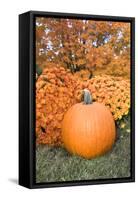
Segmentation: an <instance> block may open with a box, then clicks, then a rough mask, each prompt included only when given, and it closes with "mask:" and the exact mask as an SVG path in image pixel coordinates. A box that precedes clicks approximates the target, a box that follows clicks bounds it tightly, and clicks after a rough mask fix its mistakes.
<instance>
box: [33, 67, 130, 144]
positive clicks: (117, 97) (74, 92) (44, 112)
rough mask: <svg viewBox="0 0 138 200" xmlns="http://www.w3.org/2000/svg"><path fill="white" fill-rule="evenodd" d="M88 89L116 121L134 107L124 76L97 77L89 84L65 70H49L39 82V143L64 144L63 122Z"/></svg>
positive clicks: (127, 82) (37, 91) (37, 84)
mask: <svg viewBox="0 0 138 200" xmlns="http://www.w3.org/2000/svg"><path fill="white" fill-rule="evenodd" d="M84 88H88V89H89V90H90V91H91V93H92V97H93V100H94V101H97V102H100V103H103V104H104V105H106V106H107V107H108V108H109V109H110V111H111V112H112V114H113V116H114V119H115V120H117V119H121V117H122V116H123V115H127V113H128V111H129V108H130V83H129V81H127V80H123V79H122V78H120V77H113V76H106V75H104V76H95V77H93V78H92V79H88V80H86V81H84V80H82V79H79V78H78V76H74V75H72V74H71V72H70V71H69V70H65V69H64V67H59V66H56V64H55V67H54V64H53V67H50V68H45V69H44V70H43V73H42V75H40V76H39V77H38V79H37V81H36V141H37V143H42V144H51V145H61V144H62V141H61V122H62V119H63V116H64V114H65V112H66V111H67V110H68V109H69V108H70V107H71V106H72V105H74V104H75V103H77V102H81V101H82V98H81V94H82V90H83V89H84Z"/></svg>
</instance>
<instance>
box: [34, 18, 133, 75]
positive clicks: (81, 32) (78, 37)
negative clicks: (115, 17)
mask: <svg viewBox="0 0 138 200" xmlns="http://www.w3.org/2000/svg"><path fill="white" fill-rule="evenodd" d="M36 61H37V64H38V65H39V66H40V67H41V68H44V67H45V66H49V63H51V62H54V63H58V64H60V65H62V66H64V67H65V68H68V69H70V70H71V72H72V73H74V72H76V71H79V70H80V69H88V70H89V72H90V73H91V74H94V75H95V74H98V73H100V74H108V75H113V74H114V75H116V76H123V77H126V78H129V77H130V23H126V22H111V21H94V20H76V19H64V18H42V17H38V18H36Z"/></svg>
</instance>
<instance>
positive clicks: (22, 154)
mask: <svg viewBox="0 0 138 200" xmlns="http://www.w3.org/2000/svg"><path fill="white" fill-rule="evenodd" d="M39 16H40V17H43V16H44V17H59V18H61V17H62V18H74V19H84V18H85V19H94V20H106V21H117V22H130V23H131V67H132V68H131V113H132V114H131V176H130V177H128V178H115V179H104V180H102V179H100V180H85V181H71V182H52V183H36V182H35V76H36V75H35V18H36V17H39ZM134 181H135V18H134V17H118V16H103V15H88V14H74V13H56V12H39V11H29V12H26V13H23V14H20V15H19V184H20V185H22V186H25V187H27V188H47V187H61V186H62V187H63V186H78V185H93V184H107V183H108V184H109V183H125V182H134Z"/></svg>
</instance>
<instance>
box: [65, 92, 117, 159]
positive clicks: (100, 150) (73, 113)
mask: <svg viewBox="0 0 138 200" xmlns="http://www.w3.org/2000/svg"><path fill="white" fill-rule="evenodd" d="M115 137H116V131H115V122H114V119H113V116H112V114H111V112H110V111H109V110H108V108H106V107H105V106H104V105H103V104H101V103H97V102H92V97H91V94H90V92H89V91H88V90H87V89H85V90H84V102H83V103H77V104H75V105H73V106H72V107H71V108H70V109H69V110H68V111H67V113H66V114H65V115H64V119H63V121H62V140H63V143H64V146H65V148H66V149H67V150H68V151H69V152H70V153H72V154H76V155H79V156H82V157H84V158H87V159H90V158H94V157H96V156H100V155H102V154H104V153H105V152H107V151H109V150H110V149H111V148H112V146H113V144H114V142H115Z"/></svg>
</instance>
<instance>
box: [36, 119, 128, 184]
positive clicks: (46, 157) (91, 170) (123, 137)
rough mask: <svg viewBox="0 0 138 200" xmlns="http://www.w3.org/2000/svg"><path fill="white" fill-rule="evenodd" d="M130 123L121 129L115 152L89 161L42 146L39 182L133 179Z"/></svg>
mask: <svg viewBox="0 0 138 200" xmlns="http://www.w3.org/2000/svg"><path fill="white" fill-rule="evenodd" d="M129 131H130V119H129V120H128V122H127V125H126V127H125V128H124V129H119V128H118V129H117V135H118V137H117V140H116V143H115V145H114V147H113V149H112V150H111V151H110V152H108V153H107V154H105V155H104V156H101V157H98V158H95V159H91V160H86V159H84V158H81V157H79V156H74V155H71V154H69V153H68V152H67V151H66V150H65V149H63V148H55V147H50V146H47V145H39V146H37V148H36V182H37V183H40V182H41V183H42V182H58V181H72V180H88V179H91V180H93V179H108V178H121V177H129V176H130V159H131V158H130V132H129Z"/></svg>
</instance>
